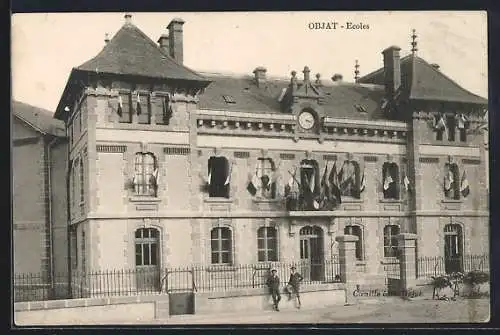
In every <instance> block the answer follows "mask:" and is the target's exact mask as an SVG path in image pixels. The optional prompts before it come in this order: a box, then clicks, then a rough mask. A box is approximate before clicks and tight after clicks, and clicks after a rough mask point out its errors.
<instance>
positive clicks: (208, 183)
mask: <svg viewBox="0 0 500 335" xmlns="http://www.w3.org/2000/svg"><path fill="white" fill-rule="evenodd" d="M210 184H212V170H210V171H209V172H208V177H207V185H210Z"/></svg>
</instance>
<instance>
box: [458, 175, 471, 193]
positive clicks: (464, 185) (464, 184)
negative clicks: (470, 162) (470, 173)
mask: <svg viewBox="0 0 500 335" xmlns="http://www.w3.org/2000/svg"><path fill="white" fill-rule="evenodd" d="M460 193H462V196H463V197H464V198H466V197H467V196H468V195H469V193H470V187H469V181H468V180H467V174H466V173H465V170H464V173H463V174H462V180H461V182H460Z"/></svg>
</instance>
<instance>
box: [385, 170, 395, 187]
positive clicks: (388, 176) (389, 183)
mask: <svg viewBox="0 0 500 335" xmlns="http://www.w3.org/2000/svg"><path fill="white" fill-rule="evenodd" d="M393 181H394V180H393V179H392V177H391V175H390V174H389V173H387V175H386V176H385V179H384V191H387V190H388V189H389V186H390V185H391V183H392V182H393Z"/></svg>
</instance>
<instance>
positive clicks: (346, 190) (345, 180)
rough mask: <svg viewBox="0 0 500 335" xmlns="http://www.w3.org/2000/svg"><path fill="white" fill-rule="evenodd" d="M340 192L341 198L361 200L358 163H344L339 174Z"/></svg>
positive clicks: (350, 161)
mask: <svg viewBox="0 0 500 335" xmlns="http://www.w3.org/2000/svg"><path fill="white" fill-rule="evenodd" d="M338 179H339V186H340V192H341V194H342V195H343V196H348V197H353V198H356V199H359V198H361V190H360V172H359V164H358V162H355V161H352V160H346V161H344V164H342V167H341V168H340V171H339V174H338Z"/></svg>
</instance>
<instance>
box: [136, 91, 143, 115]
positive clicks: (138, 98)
mask: <svg viewBox="0 0 500 335" xmlns="http://www.w3.org/2000/svg"><path fill="white" fill-rule="evenodd" d="M136 111H137V115H141V113H142V108H141V96H140V95H139V92H137V107H136Z"/></svg>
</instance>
